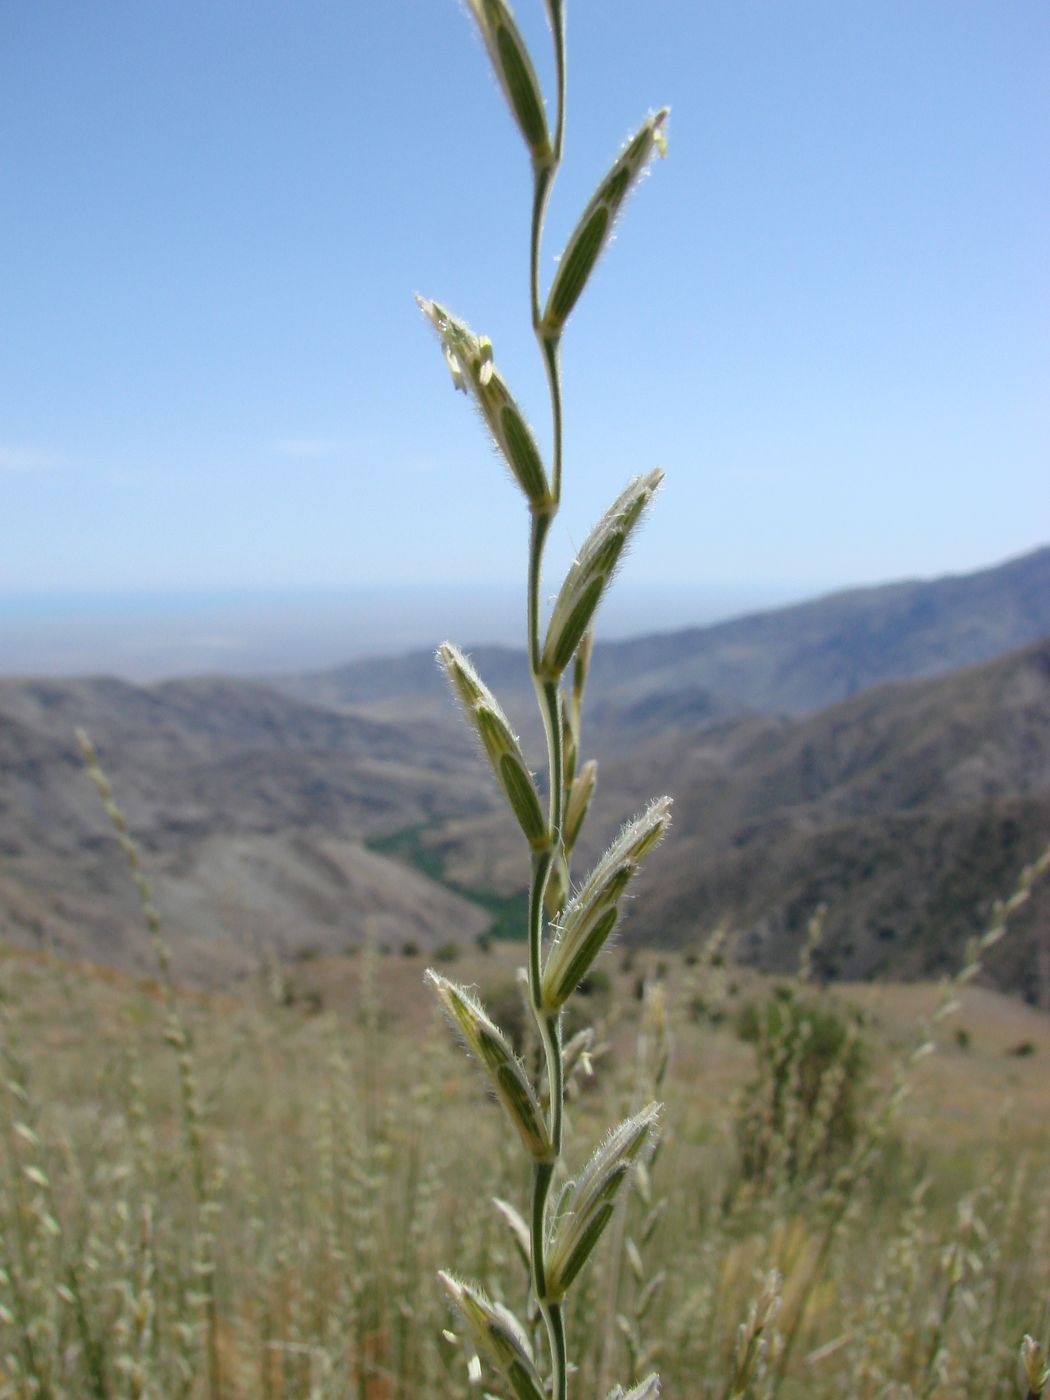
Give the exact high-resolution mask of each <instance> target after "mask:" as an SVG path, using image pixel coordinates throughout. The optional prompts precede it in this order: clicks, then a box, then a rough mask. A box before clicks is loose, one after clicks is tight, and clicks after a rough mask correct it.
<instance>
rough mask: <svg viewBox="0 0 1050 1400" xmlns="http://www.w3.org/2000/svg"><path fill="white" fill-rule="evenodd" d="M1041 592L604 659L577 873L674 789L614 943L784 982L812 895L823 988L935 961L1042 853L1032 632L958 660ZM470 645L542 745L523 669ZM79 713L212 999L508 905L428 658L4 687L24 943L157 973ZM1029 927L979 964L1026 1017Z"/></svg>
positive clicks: (1036, 925) (490, 818)
mask: <svg viewBox="0 0 1050 1400" xmlns="http://www.w3.org/2000/svg"><path fill="white" fill-rule="evenodd" d="M1048 572H1050V550H1041V551H1038V552H1037V553H1035V554H1033V555H1029V556H1027V557H1026V558H1025V559H1022V560H1018V561H1014V563H1012V564H1009V565H1005V566H1003V567H1002V568H1000V569H997V570H991V571H986V572H985V573H983V574H978V575H973V576H971V577H969V578H966V579H948V580H940V581H936V582H934V583H929V584H898V585H892V586H890V587H887V588H884V589H873V590H863V591H860V592H855V593H851V594H843V595H837V596H836V597H834V598H830V599H823V600H818V601H817V602H815V603H811V604H806V605H802V606H799V607H793V608H788V609H785V610H783V611H782V612H780V613H773V614H763V615H759V616H756V617H753V618H750V619H742V620H739V621H737V622H733V623H726V624H723V625H721V626H719V627H715V628H708V629H704V630H702V631H697V632H688V633H682V634H678V635H676V636H674V637H662V638H661V637H650V638H646V639H642V640H639V641H635V642H630V643H620V644H616V645H610V646H606V647H604V648H599V649H598V651H597V653H596V659H595V665H594V679H593V682H592V686H593V692H594V698H595V705H594V711H593V714H592V716H591V717H590V719H589V721H588V723H587V726H586V727H585V747H586V749H587V751H588V752H594V753H596V754H597V755H598V757H599V760H600V764H601V769H600V787H599V795H598V800H597V801H596V804H595V811H594V817H593V832H592V833H591V836H590V844H589V846H587V845H585V846H584V847H583V848H582V849H581V852H580V855H579V860H578V862H577V869H578V871H581V872H582V869H583V868H584V864H585V862H586V861H587V860H588V859H589V858H592V857H593V856H594V855H595V854H596V853H597V849H598V848H597V846H596V844H595V843H596V842H598V841H601V840H603V839H608V837H609V836H611V835H612V834H613V832H614V831H615V828H616V825H617V824H618V822H619V821H620V820H621V819H622V818H623V817H625V816H626V815H627V814H628V813H630V812H632V811H633V810H635V809H636V808H637V807H638V805H639V802H640V801H641V799H642V797H643V795H644V794H647V793H653V792H656V791H663V790H667V791H670V792H673V793H675V795H676V799H677V808H676V822H675V830H674V836H673V839H672V840H671V841H670V842H669V843H668V844H667V847H666V849H665V851H663V852H662V853H661V854H660V855H659V857H658V858H657V861H658V864H657V865H656V867H655V869H654V872H653V874H652V876H651V878H650V879H649V881H648V882H647V883H648V888H647V890H646V892H645V898H644V902H643V903H644V911H645V915H644V922H643V921H642V919H639V920H637V921H636V922H632V921H631V920H628V922H627V925H626V928H625V935H624V936H625V937H626V938H628V939H633V940H638V941H641V940H644V941H649V942H653V943H657V944H659V943H664V944H678V945H680V946H693V945H695V944H696V943H697V942H699V941H701V940H702V939H703V938H705V937H706V935H707V933H708V932H709V930H710V929H711V928H712V927H713V926H714V925H715V924H716V923H717V922H719V921H721V920H728V921H729V922H730V923H731V925H732V927H733V929H734V931H735V935H736V944H735V947H736V952H737V955H738V956H740V957H742V958H744V959H746V960H747V961H750V962H754V963H757V964H759V965H761V966H765V967H781V968H782V967H787V966H790V965H791V964H792V962H793V961H794V959H795V957H796V956H797V949H798V945H799V941H800V939H801V937H802V934H803V930H804V928H805V925H806V922H807V920H808V918H809V916H810V914H811V913H812V911H813V909H814V908H815V907H816V906H817V904H819V903H821V902H826V903H827V905H828V907H829V915H828V924H827V933H826V938H825V942H824V945H823V950H822V953H821V955H820V960H819V966H820V968H821V969H822V970H823V971H824V972H825V973H826V974H827V975H828V976H835V977H854V978H855V977H871V976H880V975H894V976H900V975H903V976H917V975H929V974H932V973H937V972H939V971H942V970H944V969H946V968H951V967H954V966H956V965H957V964H958V961H959V958H960V956H961V951H962V945H963V943H964V941H965V938H966V936H967V935H968V934H969V933H972V932H974V931H976V930H977V929H978V928H979V927H980V925H981V923H982V921H983V920H984V919H986V918H987V916H988V913H989V909H990V901H991V899H992V897H993V896H994V895H996V894H1007V893H1009V892H1010V889H1011V888H1012V885H1013V882H1014V881H1015V880H1016V877H1017V873H1018V871H1019V869H1020V867H1021V865H1022V864H1023V862H1024V861H1025V860H1028V859H1031V858H1032V857H1033V856H1034V855H1035V854H1036V853H1037V851H1038V850H1039V849H1040V847H1041V845H1043V844H1045V842H1046V841H1047V840H1050V756H1048V752H1050V751H1048V744H1050V738H1048V736H1050V642H1047V641H1046V640H1043V641H1038V642H1034V643H1032V642H1031V641H1030V642H1029V645H1027V646H1025V647H1023V648H1021V649H1020V650H1017V651H1014V652H1011V653H1009V654H1008V655H1005V656H1001V657H999V658H998V659H996V660H993V661H985V662H983V663H982V664H979V665H976V666H972V665H971V666H969V667H968V668H964V669H958V668H957V667H954V662H955V661H956V660H957V659H958V658H959V657H960V656H964V655H965V654H967V653H970V652H973V651H977V652H981V651H982V650H983V649H985V648H988V647H991V646H993V645H995V644H996V642H997V640H999V641H1001V640H1002V639H1003V638H1004V637H1008V636H1009V637H1013V636H1015V635H1016V634H1018V633H1024V632H1028V631H1031V630H1032V629H1035V628H1038V627H1039V626H1043V630H1044V633H1046V632H1050V578H1048V577H1047V575H1048ZM476 655H477V660H478V662H479V665H480V667H481V669H482V672H483V674H484V675H485V676H486V678H487V679H489V681H490V683H492V684H493V686H494V688H495V689H496V690H497V691H498V692H499V693H500V694H501V695H506V694H508V693H509V697H510V699H509V708H510V709H511V711H512V713H514V714H515V715H520V716H521V717H522V731H523V735H524V737H525V740H526V742H527V743H528V744H529V750H528V751H529V752H531V753H536V752H537V750H536V749H535V748H534V747H532V745H533V743H534V740H535V737H536V736H535V720H534V719H529V718H528V715H529V709H530V702H531V696H529V695H528V693H527V691H528V678H527V675H526V673H525V667H524V662H523V659H522V657H521V656H520V655H519V654H518V653H515V652H513V651H510V650H505V649H497V648H486V649H480V650H479V651H478V653H477V654H476ZM898 671H903V672H904V673H905V679H900V678H899V677H898V678H897V679H893V680H889V681H887V679H886V675H887V674H889V675H895V674H896V673H897V672H898ZM928 672H939V674H937V675H934V676H930V675H928V674H926V673H928ZM603 676H604V677H605V680H603ZM606 682H607V683H606ZM862 684H863V688H861V689H857V687H858V686H861V685H862ZM850 690H856V693H854V694H850V695H845V694H844V693H843V694H837V693H836V692H837V691H842V692H847V691H850ZM829 692H831V699H830V701H829V703H827V704H820V705H819V707H818V699H819V697H820V696H821V695H824V694H827V693H829ZM774 700H778V701H779V702H780V703H774ZM77 725H83V726H84V727H85V728H86V729H87V730H88V731H89V732H90V733H91V734H92V737H93V738H94V740H95V742H96V745H97V746H98V748H99V752H100V754H101V757H102V760H103V763H104V764H105V766H106V768H107V771H108V772H109V773H110V776H111V779H112V781H113V784H114V788H115V790H116V792H117V795H118V798H119V800H120V801H121V803H122V805H123V806H124V807H125V808H126V810H127V814H128V817H129V820H130V822H131V825H132V828H133V830H134V831H135V833H136V835H137V838H138V840H139V841H140V843H141V845H142V847H143V849H144V852H145V856H146V861H147V866H148V868H149V871H150V874H151V876H152V878H153V879H154V881H155V883H156V885H157V893H158V898H159V901H160V903H161V905H162V908H163V910H164V913H165V916H166V919H167V923H168V927H169V933H170V936H171V941H172V943H173V946H174V947H175V949H176V960H177V964H178V967H179V970H180V972H181V973H182V974H183V975H189V976H194V977H197V978H201V979H204V980H223V979H227V978H229V977H232V976H238V975H241V974H243V973H245V972H247V971H248V970H249V969H251V968H252V967H254V966H256V965H257V962H258V958H259V956H260V955H262V954H265V953H266V952H267V951H268V950H272V951H275V952H278V953H280V954H284V955H289V956H291V955H294V954H296V953H297V952H298V953H302V952H303V951H304V950H305V951H309V952H334V951H339V950H341V949H345V948H348V947H356V946H359V945H360V943H361V941H362V938H363V937H364V934H365V932H366V930H368V931H370V932H371V933H372V934H373V935H374V936H375V937H376V939H377V941H378V942H380V943H381V944H384V945H386V946H388V947H391V948H400V947H402V946H403V945H405V944H415V945H417V946H419V947H422V948H428V947H434V946H436V945H438V944H441V943H444V942H448V941H456V942H460V943H469V942H471V941H472V940H473V939H474V938H476V937H477V936H478V935H479V934H480V933H481V932H483V931H484V930H485V929H486V928H488V927H490V925H491V920H492V916H493V913H497V914H498V913H499V909H500V904H499V901H500V898H502V897H505V898H509V897H510V896H511V895H514V894H516V893H517V892H518V891H519V890H520V888H521V884H522V880H523V867H522V861H521V851H520V842H519V838H518V836H517V833H516V831H515V829H514V827H513V824H512V822H511V821H510V819H509V818H508V817H506V815H505V814H504V813H503V811H502V810H501V808H500V806H499V804H498V802H497V801H496V799H495V793H494V790H493V787H492V785H491V782H490V780H489V778H488V774H487V771H486V769H485V766H484V764H483V763H482V762H481V760H480V759H479V758H478V757H477V755H476V754H475V753H474V751H473V748H472V745H471V742H470V739H469V737H468V736H467V734H466V732H465V727H464V726H463V724H462V721H461V720H460V719H459V717H458V716H457V715H456V714H455V711H454V707H453V706H452V705H451V703H450V701H449V699H448V697H447V695H446V694H445V693H444V687H443V685H442V682H441V680H440V677H439V676H438V674H437V668H436V666H435V665H434V662H433V660H432V658H431V656H430V655H429V654H422V653H417V654H413V655H410V656H407V657H404V658H401V659H399V660H397V661H393V662H389V661H378V662H375V663H368V664H365V665H362V666H357V665H355V666H351V667H347V668H343V669H342V670H340V671H338V672H331V673H327V674H325V675H323V676H315V677H293V678H291V679H288V680H286V681H285V682H283V683H282V684H281V686H280V687H279V688H278V687H276V686H275V685H274V684H272V683H271V684H263V683H259V682H251V681H242V680H233V679H224V678H210V679H199V680H183V681H177V682H168V683H165V684H160V685H154V686H148V687H143V686H133V685H128V684H125V683H123V682H119V681H115V680H111V679H104V678H93V679H91V678H89V679H81V680H73V681H53V680H49V681H46V682H45V681H34V680H14V679H8V680H0V935H4V936H7V937H9V938H11V939H13V940H15V941H17V942H20V943H22V944H26V945H29V946H33V947H38V946H43V947H54V948H57V949H60V950H62V951H65V952H67V953H73V954H76V955H79V956H86V957H95V958H98V959H100V960H103V961H108V962H112V963H118V964H126V965H130V966H146V965H148V957H147V956H146V954H145V952H144V949H143V943H142V939H141V936H140V933H139V929H138V922H139V920H138V913H137V910H136V907H135V903H134V899H133V896H132V894H131V892H130V889H129V886H128V881H127V878H126V874H125V872H124V871H123V869H122V868H121V864H120V860H119V854H118V852H117V851H116V848H115V846H114V844H113V841H112V838H111V836H110V834H109V832H108V830H107V827H106V823H105V820H104V818H103V816H102V814H101V812H100V811H99V808H98V803H97V800H96V798H95V795H94V793H93V791H92V789H91V786H90V784H89V783H88V781H87V780H86V778H85V776H84V774H83V771H82V762H81V759H80V756H79V753H78V751H77V748H76V745H75V742H74V740H73V730H74V727H75V726H77ZM534 761H535V759H534ZM479 901H480V902H479ZM1048 912H1050V910H1048V905H1047V901H1046V896H1045V895H1044V894H1043V893H1042V892H1040V894H1039V896H1038V898H1037V899H1036V900H1033V903H1032V907H1031V909H1030V910H1029V911H1028V912H1027V913H1026V914H1025V915H1024V916H1023V917H1022V918H1021V919H1020V920H1019V921H1018V927H1017V931H1016V933H1015V934H1014V935H1013V936H1012V937H1011V939H1010V940H1009V941H1008V943H1007V945H1006V947H1005V948H1004V949H1003V950H1002V952H1001V953H1000V954H999V955H998V957H997V960H996V963H995V968H994V970H995V975H996V977H997V979H998V981H999V982H1000V983H1001V985H1003V986H1006V987H1010V988H1011V989H1013V990H1015V991H1017V992H1020V993H1021V994H1023V995H1025V996H1027V997H1028V998H1029V999H1030V1000H1033V1001H1036V1002H1039V1003H1041V1004H1050V933H1048V918H1047V915H1048Z"/></svg>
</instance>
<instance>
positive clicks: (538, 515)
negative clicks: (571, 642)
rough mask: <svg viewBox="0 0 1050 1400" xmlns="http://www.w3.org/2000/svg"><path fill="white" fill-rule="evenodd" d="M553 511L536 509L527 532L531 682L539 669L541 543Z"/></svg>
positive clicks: (544, 538) (544, 537) (552, 516)
mask: <svg viewBox="0 0 1050 1400" xmlns="http://www.w3.org/2000/svg"><path fill="white" fill-rule="evenodd" d="M553 519H554V512H553V510H551V511H536V512H534V513H533V516H532V527H531V530H530V533H529V597H528V628H529V669H530V670H531V672H532V678H533V682H535V681H536V678H537V676H538V675H539V670H540V587H541V578H542V573H543V544H544V541H545V540H546V538H547V531H548V530H549V529H550V524H551V521H552V520H553Z"/></svg>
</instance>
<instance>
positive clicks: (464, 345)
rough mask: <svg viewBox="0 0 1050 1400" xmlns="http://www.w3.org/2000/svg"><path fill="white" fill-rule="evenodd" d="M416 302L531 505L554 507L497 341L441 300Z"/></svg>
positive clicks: (454, 379) (455, 380)
mask: <svg viewBox="0 0 1050 1400" xmlns="http://www.w3.org/2000/svg"><path fill="white" fill-rule="evenodd" d="M416 302H417V304H418V306H419V309H420V310H421V311H422V313H423V315H424V316H425V317H426V318H427V320H428V321H429V322H430V324H431V325H432V326H433V327H434V329H435V330H436V331H437V333H438V336H439V338H440V340H441V345H442V349H443V350H444V352H445V363H446V364H447V365H448V368H449V373H450V374H451V375H452V383H453V385H454V386H455V387H456V388H457V389H461V390H462V391H463V392H464V393H466V394H469V395H470V397H471V398H472V399H473V400H474V403H475V404H476V405H477V408H478V412H479V413H480V414H481V416H482V419H483V420H484V422H485V424H486V426H487V428H488V430H489V432H490V433H491V434H492V440H493V442H495V444H496V446H497V448H498V449H499V451H500V453H501V454H502V456H503V458H504V460H505V461H506V463H507V466H508V467H509V468H510V470H511V473H512V475H513V476H514V479H515V481H516V482H517V483H518V485H519V486H520V487H521V489H522V491H524V493H525V497H526V499H527V500H528V502H529V505H530V506H531V507H532V509H533V510H548V509H549V508H550V505H551V494H550V487H549V486H548V484H547V473H546V471H545V470H544V466H543V459H542V457H541V456H540V450H539V448H538V447H537V446H536V440H535V439H534V438H533V436H532V433H531V432H530V430H529V428H528V426H527V425H526V422H525V419H524V417H523V416H522V412H521V409H520V408H519V407H518V405H517V404H516V403H515V401H514V398H513V396H512V395H511V392H510V390H509V389H508V388H507V385H506V382H505V381H504V379H503V376H502V375H501V374H500V372H499V370H497V369H496V366H495V364H494V363H493V359H492V341H491V340H489V339H488V337H487V336H477V335H475V334H474V332H473V331H472V330H471V329H470V327H469V326H468V325H467V324H466V322H465V321H460V320H458V319H457V318H456V317H455V316H453V315H452V313H451V312H450V311H447V310H446V309H445V307H443V306H440V305H439V304H438V303H437V302H436V301H428V300H427V299H426V297H419V296H417V297H416Z"/></svg>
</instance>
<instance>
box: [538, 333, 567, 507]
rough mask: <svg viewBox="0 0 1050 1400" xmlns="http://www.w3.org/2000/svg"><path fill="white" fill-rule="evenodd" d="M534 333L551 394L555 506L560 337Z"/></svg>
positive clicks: (559, 441)
mask: <svg viewBox="0 0 1050 1400" xmlns="http://www.w3.org/2000/svg"><path fill="white" fill-rule="evenodd" d="M536 334H537V336H538V337H539V342H540V348H541V349H542V351H543V363H544V366H545V368H546V370H547V384H548V386H549V388H550V395H551V419H552V430H553V437H554V452H553V461H552V463H551V496H552V497H553V499H554V504H555V506H557V504H558V502H559V501H560V500H561V455H562V417H561V361H560V356H559V351H560V350H561V337H560V336H557V335H549V334H547V333H545V332H544V331H543V330H542V329H541V328H537V330H536Z"/></svg>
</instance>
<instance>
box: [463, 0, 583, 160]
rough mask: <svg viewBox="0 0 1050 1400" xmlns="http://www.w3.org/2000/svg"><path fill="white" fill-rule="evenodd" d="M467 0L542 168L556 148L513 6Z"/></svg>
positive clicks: (498, 1) (496, 1)
mask: <svg viewBox="0 0 1050 1400" xmlns="http://www.w3.org/2000/svg"><path fill="white" fill-rule="evenodd" d="M466 3H467V8H468V9H469V10H470V12H471V14H472V15H473V16H474V19H475V20H476V22H477V26H478V29H479V30H480V31H481V37H482V39H483V40H484V41H485V47H486V48H487V49H488V52H489V58H490V59H491V61H492V67H493V69H494V71H495V74H496V77H497V78H498V79H499V84H500V87H502V89H503V93H504V96H505V97H506V99H507V105H508V106H509V107H510V110H511V113H512V115H513V116H514V119H515V121H516V122H517V123H518V127H519V129H520V131H521V134H522V136H523V137H524V138H525V144H526V146H528V148H529V155H530V156H531V157H532V163H533V165H534V166H535V167H537V168H540V169H542V168H544V167H548V166H550V165H551V164H552V162H553V159H554V152H553V150H552V149H551V140H550V134H549V133H548V130H547V116H546V112H545V111H544V106H543V92H542V90H541V88H540V84H539V79H538V78H537V77H536V71H535V69H534V68H533V66H532V59H531V58H530V57H529V51H528V49H527V48H526V46H525V41H524V39H523V38H522V37H521V33H520V32H519V30H518V26H517V25H516V24H515V22H514V15H513V13H512V11H511V8H510V6H509V5H508V4H507V3H506V0H466ZM559 9H560V6H559ZM548 13H550V14H551V27H552V28H555V16H554V14H553V13H552V12H551V10H550V7H548Z"/></svg>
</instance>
